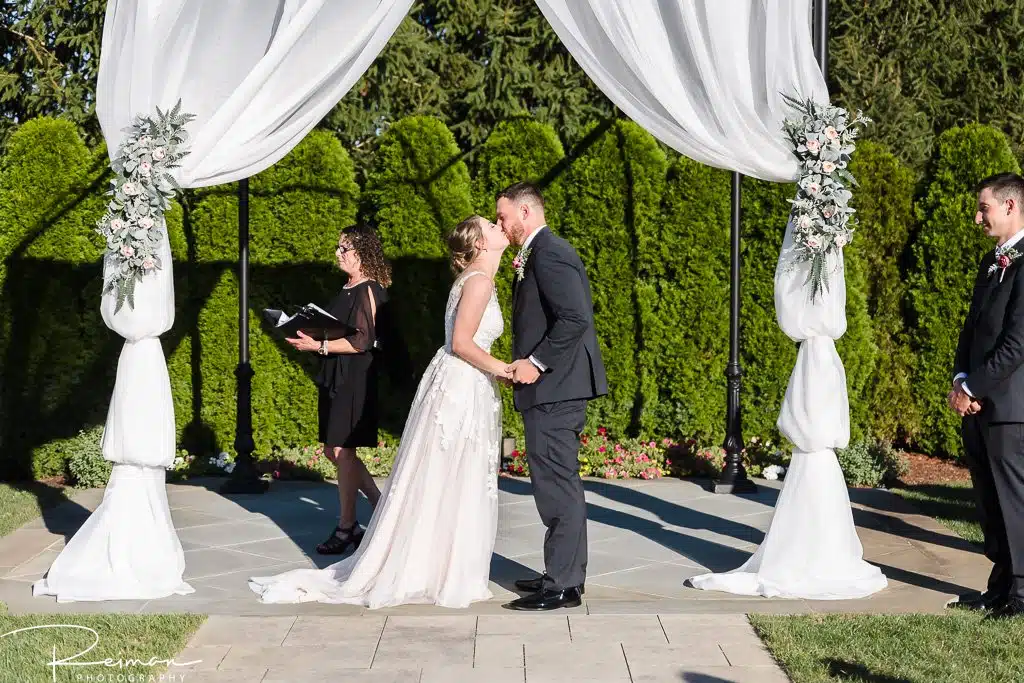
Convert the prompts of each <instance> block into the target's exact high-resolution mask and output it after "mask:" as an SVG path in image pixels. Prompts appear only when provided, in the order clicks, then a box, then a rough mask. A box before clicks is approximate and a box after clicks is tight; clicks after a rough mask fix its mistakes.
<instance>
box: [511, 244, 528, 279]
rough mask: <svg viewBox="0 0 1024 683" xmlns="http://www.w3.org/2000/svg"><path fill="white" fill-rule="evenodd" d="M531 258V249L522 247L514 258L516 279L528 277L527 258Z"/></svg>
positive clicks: (513, 265)
mask: <svg viewBox="0 0 1024 683" xmlns="http://www.w3.org/2000/svg"><path fill="white" fill-rule="evenodd" d="M528 258H530V250H529V249H522V250H521V251H520V252H519V253H518V254H516V257H515V258H514V259H512V267H513V268H515V269H516V281H517V282H518V281H519V280H522V279H523V278H524V277H526V259H528Z"/></svg>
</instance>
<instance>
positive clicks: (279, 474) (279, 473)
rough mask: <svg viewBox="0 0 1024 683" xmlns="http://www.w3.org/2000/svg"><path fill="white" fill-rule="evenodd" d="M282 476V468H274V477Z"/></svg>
mask: <svg viewBox="0 0 1024 683" xmlns="http://www.w3.org/2000/svg"><path fill="white" fill-rule="evenodd" d="M280 478H281V470H274V479H280Z"/></svg>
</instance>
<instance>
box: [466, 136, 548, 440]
mask: <svg viewBox="0 0 1024 683" xmlns="http://www.w3.org/2000/svg"><path fill="white" fill-rule="evenodd" d="M564 158H565V154H564V152H563V151H562V143H561V142H560V141H559V140H558V134H557V133H555V130H554V129H553V128H552V127H551V126H549V125H547V124H544V123H538V122H536V121H534V120H532V119H525V118H520V119H512V120H511V121H505V122H503V123H500V124H498V125H497V126H496V127H495V129H494V131H493V132H492V133H491V134H490V136H489V137H488V138H487V140H486V141H485V142H484V144H483V145H481V147H480V149H479V150H477V153H476V156H475V162H476V167H475V169H474V171H475V182H474V184H473V193H474V197H475V199H474V202H475V204H476V210H477V213H479V214H480V215H481V216H484V217H486V218H489V219H492V218H493V217H494V214H495V199H494V197H495V195H496V194H497V193H498V192H500V191H501V190H503V189H504V188H506V187H508V186H509V185H511V184H512V183H517V182H520V181H523V180H529V181H532V182H535V183H538V184H539V185H540V186H541V192H542V193H543V195H544V215H545V217H546V218H547V220H548V222H549V223H550V224H551V229H552V230H555V231H556V232H557V231H558V226H559V225H560V224H561V221H562V219H563V217H564V216H563V206H564V195H563V192H562V183H561V179H560V176H559V173H560V172H561V171H562V170H564V166H563V165H562V162H563V160H564ZM515 252H516V249H515V247H509V249H508V250H507V253H506V255H505V259H504V263H503V265H502V267H501V269H499V270H498V273H497V276H496V277H495V284H496V285H497V289H498V302H499V303H500V304H501V309H502V313H503V314H504V317H505V333H504V334H502V335H501V337H499V338H498V340H497V341H496V342H495V343H494V348H492V349H491V355H493V356H494V357H495V358H507V359H510V360H511V358H512V278H513V276H514V275H515V271H514V270H513V269H512V265H511V263H512V258H513V257H514V256H515ZM501 396H502V422H503V424H504V430H505V433H506V434H513V435H516V436H518V437H520V438H522V436H523V421H522V417H521V416H520V415H519V413H517V412H516V409H515V405H514V404H513V402H512V390H511V389H509V388H504V387H503V388H502V390H501Z"/></svg>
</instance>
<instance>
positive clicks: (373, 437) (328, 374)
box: [316, 280, 387, 448]
mask: <svg viewBox="0 0 1024 683" xmlns="http://www.w3.org/2000/svg"><path fill="white" fill-rule="evenodd" d="M371 295H372V296H373V300H374V302H375V303H376V307H377V314H378V316H379V315H380V313H381V307H382V306H383V305H384V304H386V303H387V290H386V289H384V288H383V287H381V286H380V284H378V283H377V282H374V281H373V280H367V281H365V282H361V283H359V284H358V285H356V286H354V287H350V288H348V287H347V288H344V289H342V290H341V293H340V294H338V296H337V297H335V299H334V301H332V302H331V304H330V306H328V308H327V311H328V312H329V313H330V314H331V315H333V316H334V317H335V318H337V319H338V320H342V321H344V322H347V323H348V324H349V325H351V326H352V327H355V328H356V330H357V332H356V334H354V335H352V336H349V337H346V339H348V341H349V343H351V344H352V346H353V347H355V348H357V349H359V350H360V353H338V354H330V355H329V356H327V357H325V358H324V359H323V361H322V364H321V366H320V372H319V373H318V374H317V377H316V383H317V385H318V386H319V387H320V401H319V414H320V441H321V442H322V443H323V444H324V446H325V447H327V448H332V447H335V446H341V447H343V448H359V447H364V446H366V447H370V446H376V445H377V375H378V367H377V365H378V363H377V362H376V356H377V354H376V353H375V351H374V348H375V346H376V342H377V326H376V325H375V324H374V316H373V307H372V304H371V302H370V296H371Z"/></svg>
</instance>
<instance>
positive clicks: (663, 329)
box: [637, 156, 730, 444]
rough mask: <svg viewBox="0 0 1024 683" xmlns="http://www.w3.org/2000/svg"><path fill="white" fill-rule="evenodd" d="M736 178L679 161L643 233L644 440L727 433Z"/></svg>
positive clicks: (717, 439)
mask: <svg viewBox="0 0 1024 683" xmlns="http://www.w3.org/2000/svg"><path fill="white" fill-rule="evenodd" d="M729 183H730V179H729V174H728V173H727V172H725V171H721V170H718V169H714V168H711V167H710V166H704V165H702V164H698V163H697V162H695V161H692V160H691V159H688V158H686V157H681V156H677V157H676V158H675V160H674V161H673V162H672V166H671V169H670V171H669V174H668V183H667V187H666V190H665V199H664V209H663V215H662V216H661V218H660V220H658V221H656V222H654V223H652V224H648V226H647V227H648V230H649V231H648V230H639V231H638V240H637V242H638V253H639V262H640V268H641V273H640V279H639V281H638V284H637V289H638V293H639V294H638V303H639V316H640V326H641V329H642V330H643V346H642V347H641V352H640V364H641V366H642V372H643V378H644V380H643V381H644V384H645V386H646V385H647V384H648V383H649V382H654V383H655V385H656V388H657V394H656V396H655V397H653V400H652V402H651V403H649V404H648V405H646V406H645V410H644V411H643V415H642V417H641V427H642V431H643V432H644V433H645V434H656V435H665V436H677V437H684V436H685V437H690V436H692V437H696V438H699V439H700V440H701V441H702V442H704V443H708V442H710V443H714V444H719V443H721V442H722V439H723V437H724V434H725V429H724V428H725V364H726V362H727V361H728V359H729V217H730V200H729V197H730V195H729V187H730V186H729Z"/></svg>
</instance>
